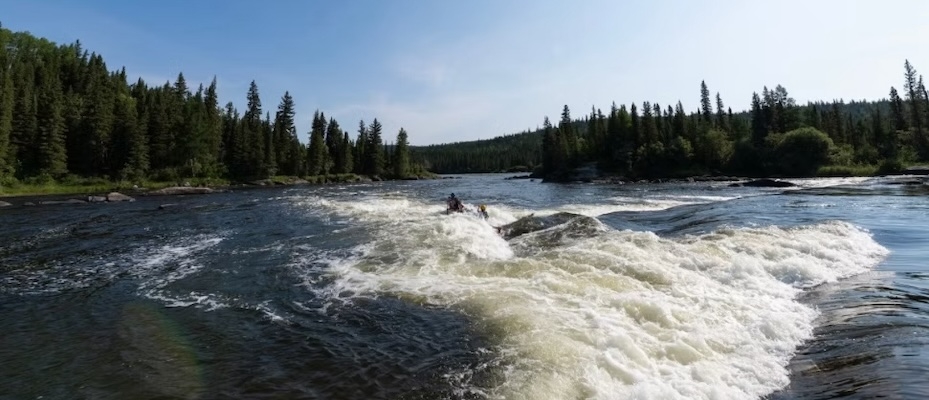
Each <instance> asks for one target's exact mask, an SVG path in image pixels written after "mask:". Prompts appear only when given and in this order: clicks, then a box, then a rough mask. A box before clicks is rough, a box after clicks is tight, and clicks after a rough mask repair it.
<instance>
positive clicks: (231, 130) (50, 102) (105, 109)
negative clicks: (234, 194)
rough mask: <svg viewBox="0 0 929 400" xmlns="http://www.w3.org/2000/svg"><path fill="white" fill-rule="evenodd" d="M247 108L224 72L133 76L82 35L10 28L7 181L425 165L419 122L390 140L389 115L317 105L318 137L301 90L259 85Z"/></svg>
mask: <svg viewBox="0 0 929 400" xmlns="http://www.w3.org/2000/svg"><path fill="white" fill-rule="evenodd" d="M246 98H247V101H248V104H247V108H246V109H245V110H243V111H241V112H240V111H239V110H237V109H236V108H235V107H234V106H233V104H232V103H231V102H230V103H228V104H226V105H220V104H219V100H218V95H217V87H216V79H215V78H214V79H213V81H212V82H211V83H210V85H209V86H207V87H206V88H204V87H203V85H199V86H198V87H196V88H191V87H189V86H188V84H187V82H186V81H185V79H184V75H183V73H179V74H178V76H177V80H176V81H175V82H173V83H171V82H166V83H164V84H161V85H158V84H154V85H153V84H149V83H148V82H145V81H143V80H142V79H138V80H137V81H135V82H132V83H130V82H128V81H127V75H126V70H125V68H123V69H120V70H118V71H110V70H109V69H108V68H107V65H106V63H105V62H104V60H103V57H102V56H101V55H99V54H96V53H93V52H90V53H88V51H87V50H85V49H83V48H82V47H81V44H80V42H79V41H78V42H75V43H73V44H68V45H57V44H55V43H52V42H50V41H48V40H45V39H42V38H37V37H35V36H33V35H31V34H29V33H27V32H12V31H10V30H8V29H4V28H2V27H0V185H9V184H11V183H15V182H29V183H45V182H53V181H69V180H74V179H77V178H105V179H108V180H121V181H142V180H154V181H179V180H181V179H189V178H224V179H228V180H232V181H247V180H256V179H264V178H269V177H272V176H276V175H286V176H320V175H330V176H331V175H338V174H341V175H343V176H344V175H346V174H353V173H354V174H358V175H367V176H378V177H384V178H397V179H399V178H406V177H409V176H415V175H417V174H423V173H424V171H423V170H422V168H421V167H420V166H418V165H416V164H415V163H414V158H413V157H412V156H411V155H410V154H409V152H410V146H409V141H408V136H407V132H406V131H405V130H403V129H400V132H399V133H398V134H397V138H396V142H395V143H392V144H387V143H385V140H384V137H383V135H384V132H383V131H382V127H381V124H380V123H379V122H378V121H377V119H373V120H372V121H371V122H370V124H365V122H364V121H360V122H359V124H358V128H357V136H355V137H354V139H353V138H352V136H353V135H352V134H350V133H349V132H348V131H347V130H344V129H343V128H342V127H341V126H340V124H339V123H338V122H337V121H336V120H334V119H332V118H328V119H327V118H326V116H325V114H324V113H323V112H320V111H317V112H316V113H315V115H314V116H313V123H312V126H311V127H310V130H309V132H308V138H309V140H308V145H305V144H304V143H302V142H301V141H300V140H299V137H300V136H301V135H302V134H307V133H301V131H300V130H299V128H298V127H297V126H296V124H295V122H294V118H295V113H294V107H295V100H294V99H293V98H292V97H291V96H290V94H289V93H284V94H283V96H282V97H281V98H280V100H279V102H278V104H277V106H276V108H273V109H272V108H269V107H267V104H265V105H264V107H263V105H262V99H261V97H260V95H259V90H258V85H257V84H256V83H255V82H254V81H252V83H251V86H250V88H249V90H248V93H246Z"/></svg>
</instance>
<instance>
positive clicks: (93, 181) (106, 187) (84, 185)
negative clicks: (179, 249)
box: [0, 174, 438, 197]
mask: <svg viewBox="0 0 929 400" xmlns="http://www.w3.org/2000/svg"><path fill="white" fill-rule="evenodd" d="M437 177H438V175H435V174H429V175H423V176H417V177H416V178H415V179H435V178H437ZM371 180H372V179H371V178H369V177H366V176H363V175H357V174H331V175H317V176H307V177H302V178H301V177H296V176H274V177H271V178H268V179H262V180H255V181H249V182H240V183H236V182H230V181H228V180H225V179H216V178H190V179H184V180H182V181H181V182H177V181H167V182H166V181H148V180H144V181H110V180H106V179H100V178H66V179H64V180H60V181H55V180H52V179H47V178H46V179H36V178H32V179H27V180H26V181H24V182H19V181H16V180H3V181H0V197H13V196H46V195H90V194H105V193H109V192H120V191H121V192H126V193H127V194H129V193H132V192H136V191H139V190H143V191H149V190H158V189H162V188H166V187H172V186H186V185H190V186H205V187H212V188H216V187H228V186H232V185H236V184H241V185H247V186H272V185H273V186H277V185H281V186H286V185H299V184H311V185H319V184H326V183H356V182H370V181H371ZM378 180H380V179H379V178H378Z"/></svg>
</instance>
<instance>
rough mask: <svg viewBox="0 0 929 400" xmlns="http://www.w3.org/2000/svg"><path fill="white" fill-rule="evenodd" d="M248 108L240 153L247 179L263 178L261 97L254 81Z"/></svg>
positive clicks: (244, 120)
mask: <svg viewBox="0 0 929 400" xmlns="http://www.w3.org/2000/svg"><path fill="white" fill-rule="evenodd" d="M246 99H247V100H248V106H247V107H248V108H247V110H246V111H245V114H243V115H242V140H241V144H242V147H240V151H242V152H243V155H244V156H245V158H244V160H243V161H245V165H244V167H245V174H246V176H245V177H249V178H252V177H259V176H262V170H263V169H264V168H263V167H264V154H265V153H264V140H262V121H261V114H262V111H261V97H260V96H259V93H258V85H257V84H255V81H252V82H251V84H249V87H248V94H247V95H246Z"/></svg>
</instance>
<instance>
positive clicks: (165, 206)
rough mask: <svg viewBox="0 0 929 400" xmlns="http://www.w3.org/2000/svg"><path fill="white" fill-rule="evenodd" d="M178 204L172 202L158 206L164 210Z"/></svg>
mask: <svg viewBox="0 0 929 400" xmlns="http://www.w3.org/2000/svg"><path fill="white" fill-rule="evenodd" d="M176 206H177V204H174V203H171V204H162V205H160V206H158V209H159V210H164V209H166V208H171V207H176Z"/></svg>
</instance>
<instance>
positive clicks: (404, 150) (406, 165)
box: [392, 128, 410, 178]
mask: <svg viewBox="0 0 929 400" xmlns="http://www.w3.org/2000/svg"><path fill="white" fill-rule="evenodd" d="M394 149H395V150H394V156H393V160H392V166H393V173H394V176H395V177H397V178H406V177H407V176H408V175H409V173H410V143H409V139H408V137H407V134H406V130H404V129H403V128H400V132H399V133H397V145H396V147H394Z"/></svg>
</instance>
